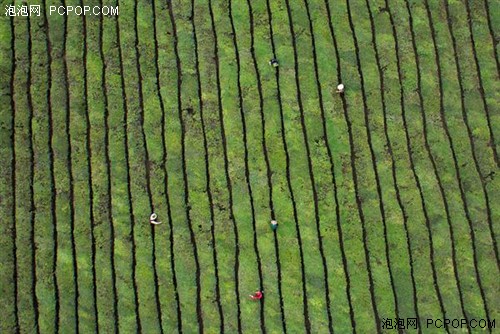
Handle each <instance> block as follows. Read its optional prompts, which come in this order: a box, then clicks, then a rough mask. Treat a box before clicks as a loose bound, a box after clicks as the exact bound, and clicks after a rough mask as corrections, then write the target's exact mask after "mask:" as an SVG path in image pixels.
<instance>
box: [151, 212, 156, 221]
mask: <svg viewBox="0 0 500 334" xmlns="http://www.w3.org/2000/svg"><path fill="white" fill-rule="evenodd" d="M156 218H158V216H157V215H156V213H154V212H153V213H152V214H151V216H149V220H156Z"/></svg>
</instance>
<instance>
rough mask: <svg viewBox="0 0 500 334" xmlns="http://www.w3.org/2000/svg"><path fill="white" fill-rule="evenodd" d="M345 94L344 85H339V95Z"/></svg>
mask: <svg viewBox="0 0 500 334" xmlns="http://www.w3.org/2000/svg"><path fill="white" fill-rule="evenodd" d="M343 92H344V84H338V85H337V93H339V94H342V93H343Z"/></svg>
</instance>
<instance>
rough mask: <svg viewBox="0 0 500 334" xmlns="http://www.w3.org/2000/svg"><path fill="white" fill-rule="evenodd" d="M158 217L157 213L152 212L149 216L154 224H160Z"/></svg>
mask: <svg viewBox="0 0 500 334" xmlns="http://www.w3.org/2000/svg"><path fill="white" fill-rule="evenodd" d="M156 218H158V215H157V214H156V213H154V212H153V213H152V214H151V216H149V222H150V223H151V224H153V225H159V224H161V222H157V221H156Z"/></svg>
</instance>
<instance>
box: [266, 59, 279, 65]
mask: <svg viewBox="0 0 500 334" xmlns="http://www.w3.org/2000/svg"><path fill="white" fill-rule="evenodd" d="M269 65H271V66H272V67H278V66H279V65H280V64H279V63H278V59H276V58H273V59H271V60H270V61H269Z"/></svg>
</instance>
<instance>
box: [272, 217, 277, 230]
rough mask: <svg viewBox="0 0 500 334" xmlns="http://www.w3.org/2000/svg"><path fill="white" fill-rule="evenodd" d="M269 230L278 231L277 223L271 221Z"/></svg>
mask: <svg viewBox="0 0 500 334" xmlns="http://www.w3.org/2000/svg"><path fill="white" fill-rule="evenodd" d="M271 229H272V230H273V231H276V229H278V222H277V221H276V220H271Z"/></svg>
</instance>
